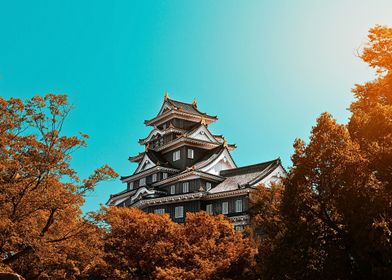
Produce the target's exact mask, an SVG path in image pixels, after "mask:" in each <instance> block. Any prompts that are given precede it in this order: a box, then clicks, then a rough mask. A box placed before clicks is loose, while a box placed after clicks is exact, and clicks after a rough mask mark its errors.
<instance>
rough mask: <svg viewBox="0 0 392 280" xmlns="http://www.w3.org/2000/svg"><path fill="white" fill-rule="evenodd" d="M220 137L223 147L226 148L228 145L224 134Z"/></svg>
mask: <svg viewBox="0 0 392 280" xmlns="http://www.w3.org/2000/svg"><path fill="white" fill-rule="evenodd" d="M222 138H223V147H225V148H227V147H228V143H227V140H226V138H225V136H222Z"/></svg>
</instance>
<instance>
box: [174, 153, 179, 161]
mask: <svg viewBox="0 0 392 280" xmlns="http://www.w3.org/2000/svg"><path fill="white" fill-rule="evenodd" d="M179 159H180V151H179V150H178V151H175V152H174V153H173V161H177V160H179Z"/></svg>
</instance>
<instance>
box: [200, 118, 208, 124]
mask: <svg viewBox="0 0 392 280" xmlns="http://www.w3.org/2000/svg"><path fill="white" fill-rule="evenodd" d="M200 123H201V124H203V125H206V124H207V122H206V119H205V118H204V117H201V120H200Z"/></svg>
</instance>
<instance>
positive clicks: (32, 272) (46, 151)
mask: <svg viewBox="0 0 392 280" xmlns="http://www.w3.org/2000/svg"><path fill="white" fill-rule="evenodd" d="M70 110H71V106H70V105H69V104H68V102H67V98H66V96H65V95H53V94H48V95H47V96H45V97H40V96H36V97H33V98H32V99H31V100H28V101H27V102H25V103H24V102H22V101H21V100H19V99H14V98H12V99H10V100H5V99H3V98H0V115H1V119H0V131H1V133H0V159H1V160H0V258H1V260H2V266H3V267H4V266H5V265H6V266H9V267H11V268H12V269H13V270H15V271H16V272H18V273H20V274H22V275H23V276H24V277H25V278H27V279H76V278H80V277H83V276H86V275H87V274H88V272H89V270H90V269H91V268H92V267H93V266H95V264H96V263H99V262H100V257H101V253H100V252H101V251H100V246H101V241H100V238H99V237H100V231H101V230H100V229H98V228H97V227H96V226H95V225H94V224H93V223H91V222H90V221H88V220H86V219H83V218H82V217H81V214H82V213H81V210H80V206H81V205H82V204H83V202H84V199H83V195H84V194H85V193H86V192H87V191H89V190H92V189H93V188H94V185H95V184H96V183H97V182H99V181H100V180H104V179H109V178H112V177H115V176H117V174H116V173H115V172H114V171H113V170H112V169H111V168H110V167H108V166H105V167H103V168H100V169H98V170H96V172H95V173H94V174H93V175H92V176H91V177H90V178H89V179H87V180H85V181H83V182H82V183H80V180H79V178H78V177H77V174H76V172H75V171H74V170H73V169H72V168H71V166H70V160H71V153H72V152H73V151H75V150H76V149H78V148H79V147H81V146H85V144H86V143H85V141H84V139H83V137H76V136H71V137H67V136H62V135H61V129H62V126H63V123H64V120H65V118H66V116H67V115H68V113H69V111H70Z"/></svg>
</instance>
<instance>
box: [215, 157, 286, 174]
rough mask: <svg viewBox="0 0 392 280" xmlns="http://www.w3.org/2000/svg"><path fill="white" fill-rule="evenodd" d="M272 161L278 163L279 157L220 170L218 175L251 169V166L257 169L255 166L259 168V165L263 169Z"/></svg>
mask: <svg viewBox="0 0 392 280" xmlns="http://www.w3.org/2000/svg"><path fill="white" fill-rule="evenodd" d="M273 163H275V164H280V163H281V161H280V158H276V159H274V160H270V161H265V162H261V163H256V164H251V165H246V166H241V167H237V168H231V169H226V170H222V171H221V172H220V175H221V176H227V175H229V174H230V173H235V172H236V171H239V172H241V171H242V172H244V171H246V170H251V169H253V168H255V169H257V168H259V167H264V168H263V170H264V169H266V168H268V167H269V166H270V165H271V164H273ZM255 172H257V171H255ZM246 173H251V172H245V174H246ZM233 175H235V174H233Z"/></svg>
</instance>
